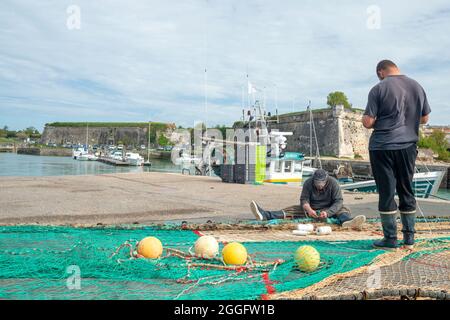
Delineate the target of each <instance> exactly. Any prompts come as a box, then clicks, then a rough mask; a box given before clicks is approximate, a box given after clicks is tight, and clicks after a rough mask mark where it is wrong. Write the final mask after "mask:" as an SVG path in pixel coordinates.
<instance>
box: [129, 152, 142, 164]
mask: <svg viewBox="0 0 450 320" xmlns="http://www.w3.org/2000/svg"><path fill="white" fill-rule="evenodd" d="M125 161H126V162H128V163H129V164H130V165H131V166H142V165H143V164H144V158H143V157H141V156H140V155H139V154H138V153H133V152H127V153H126V154H125Z"/></svg>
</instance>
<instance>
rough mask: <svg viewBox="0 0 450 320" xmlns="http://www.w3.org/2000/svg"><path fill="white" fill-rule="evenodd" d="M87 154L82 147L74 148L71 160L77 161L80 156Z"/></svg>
mask: <svg viewBox="0 0 450 320" xmlns="http://www.w3.org/2000/svg"><path fill="white" fill-rule="evenodd" d="M87 153H88V152H87V150H86V149H85V148H83V147H80V148H76V149H73V150H72V158H73V159H74V160H77V159H78V158H79V157H81V156H82V155H85V154H87Z"/></svg>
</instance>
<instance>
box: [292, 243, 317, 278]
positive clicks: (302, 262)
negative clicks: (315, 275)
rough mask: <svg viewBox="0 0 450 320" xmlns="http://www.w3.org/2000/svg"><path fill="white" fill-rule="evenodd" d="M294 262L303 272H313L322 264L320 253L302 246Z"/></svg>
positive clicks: (312, 248) (296, 253) (309, 247)
mask: <svg viewBox="0 0 450 320" xmlns="http://www.w3.org/2000/svg"><path fill="white" fill-rule="evenodd" d="M294 260H295V262H296V263H297V265H298V267H299V268H300V270H301V271H303V272H312V271H314V270H316V269H317V267H318V266H319V264H320V253H319V251H317V250H316V249H315V248H314V247H312V246H301V247H299V248H298V249H297V251H295V254H294Z"/></svg>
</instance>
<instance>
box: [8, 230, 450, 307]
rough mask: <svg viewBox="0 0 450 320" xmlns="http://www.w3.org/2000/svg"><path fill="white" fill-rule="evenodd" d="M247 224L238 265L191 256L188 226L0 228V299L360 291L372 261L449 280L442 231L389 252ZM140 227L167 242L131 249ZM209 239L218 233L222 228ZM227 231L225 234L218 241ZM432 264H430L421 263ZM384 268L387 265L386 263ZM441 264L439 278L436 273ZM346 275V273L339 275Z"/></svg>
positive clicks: (192, 235)
mask: <svg viewBox="0 0 450 320" xmlns="http://www.w3.org/2000/svg"><path fill="white" fill-rule="evenodd" d="M185 229H189V228H185ZM210 232H211V233H212V234H213V235H214V233H215V232H214V231H210ZM255 232H258V236H259V237H256V238H255V239H247V240H248V241H244V242H243V244H244V245H245V247H246V248H247V251H248V253H249V255H250V259H249V262H248V263H247V265H245V266H242V267H233V266H226V265H225V264H224V263H223V262H222V261H220V259H216V260H200V259H197V258H195V257H193V256H191V255H190V251H191V248H192V246H193V245H194V243H195V241H196V240H197V239H198V236H199V232H197V231H195V232H194V231H192V230H181V229H180V228H178V229H177V228H174V227H169V228H160V227H127V226H125V227H101V228H74V227H43V226H8V227H6V226H5V227H0V298H1V299H266V298H276V299H284V298H310V297H326V296H329V297H330V296H336V295H342V294H344V293H349V292H350V293H354V292H361V291H363V290H364V288H365V287H366V286H367V274H366V273H367V272H365V271H367V269H366V268H368V267H369V266H373V265H375V266H379V267H380V268H381V269H382V271H381V278H382V279H383V280H382V281H385V282H386V283H387V282H389V283H391V284H393V285H397V284H398V281H400V282H405V281H404V280H402V279H400V278H397V276H396V275H398V274H401V275H403V277H406V278H405V279H407V281H406V284H407V285H410V284H411V285H414V286H415V285H422V284H423V282H420V281H432V282H433V285H430V284H429V283H428V284H429V287H432V288H434V289H436V288H438V289H439V290H442V289H445V288H447V289H448V286H449V283H448V281H449V279H448V261H449V259H448V258H449V256H448V253H449V248H450V238H445V237H441V238H440V239H438V240H436V239H435V240H433V241H429V240H426V241H425V240H422V242H421V245H420V249H417V250H416V251H413V252H408V253H406V252H405V251H402V253H401V254H400V255H397V256H395V257H391V256H389V253H385V252H384V251H382V250H375V249H373V248H372V246H371V243H372V242H371V241H370V240H348V241H334V240H333V241H328V240H327V241H321V240H311V241H302V242H299V241H291V240H289V239H287V240H286V239H281V238H280V239H279V240H271V239H270V237H266V239H264V234H265V235H266V236H267V232H271V231H267V230H266V231H265V230H259V231H255ZM203 233H205V232H203ZM241 233H242V232H241ZM147 236H155V237H158V238H159V239H160V240H161V242H162V243H163V245H164V248H165V250H164V254H163V256H162V257H161V258H160V259H158V260H148V259H144V258H136V257H134V255H133V249H134V245H135V244H136V242H137V241H139V240H140V239H142V238H144V237H147ZM261 236H262V237H261ZM217 238H219V240H220V236H217ZM231 238H232V237H231ZM229 240H232V239H228V240H226V241H229ZM236 240H238V239H236ZM224 241H225V240H224ZM223 245H224V242H222V243H221V244H220V246H221V248H220V250H221V249H222V247H223ZM300 245H312V246H314V247H315V248H316V249H317V250H318V251H319V252H320V254H321V264H320V266H319V268H318V269H317V270H316V271H314V272H312V273H304V272H301V271H300V270H298V268H297V266H296V264H295V262H294V258H293V253H294V252H295V250H296V249H297V248H298V247H299V246H300ZM424 261H425V263H423V262H424ZM443 261H444V262H443ZM430 263H431V264H433V266H430V265H427V264H430ZM445 263H447V265H445ZM436 265H438V267H436ZM388 267H389V268H393V269H390V270H389V269H386V268H388ZM419 267H420V268H422V269H423V270H426V271H424V272H427V273H424V274H425V278H426V279H422V278H420V279H421V280H420V281H416V279H415V276H410V275H411V274H412V275H416V274H417V273H416V269H417V268H419ZM420 268H419V269H420ZM445 268H446V269H445ZM74 270H75V271H74ZM76 270H78V271H79V276H80V281H79V286H78V287H77V286H74V283H75V284H76V283H77V282H76V277H77V271H76ZM436 270H438V271H439V272H437V271H436ZM443 270H445V271H446V274H445V275H446V279H441V278H439V279H440V280H436V277H440V275H441V273H442V272H443ZM394 271H395V272H394ZM387 275H389V276H387ZM421 275H422V274H420V276H421ZM433 277H434V278H433ZM349 278H351V279H353V280H352V282H351V283H347V282H345V281H348V280H347V279H349ZM74 279H75V280H74ZM408 281H410V282H408ZM385 282H383V283H381V286H383V285H385ZM327 288H328V289H327ZM330 288H332V289H330ZM299 290H300V291H299ZM302 290H310V291H302ZM333 290H334V291H333Z"/></svg>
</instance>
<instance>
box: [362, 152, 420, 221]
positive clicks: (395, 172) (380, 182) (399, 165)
mask: <svg viewBox="0 0 450 320" xmlns="http://www.w3.org/2000/svg"><path fill="white" fill-rule="evenodd" d="M416 157H417V147H416V145H412V146H411V147H409V148H406V149H401V150H374V151H370V164H371V166H372V173H373V176H374V177H375V182H376V184H377V190H378V194H379V202H378V210H379V211H380V213H381V214H395V213H396V212H397V204H396V203H395V200H394V196H395V191H396V190H397V195H398V197H399V200H400V203H399V206H398V209H399V210H400V212H401V213H410V214H412V213H415V211H416V199H415V197H414V191H413V177H414V169H415V162H416Z"/></svg>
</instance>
